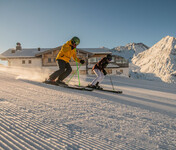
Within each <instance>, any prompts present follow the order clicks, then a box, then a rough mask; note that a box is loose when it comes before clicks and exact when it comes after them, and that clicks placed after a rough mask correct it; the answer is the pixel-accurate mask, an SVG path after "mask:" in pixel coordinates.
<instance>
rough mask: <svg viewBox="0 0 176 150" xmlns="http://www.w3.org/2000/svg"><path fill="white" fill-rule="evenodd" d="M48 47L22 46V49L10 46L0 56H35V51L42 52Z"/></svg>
mask: <svg viewBox="0 0 176 150" xmlns="http://www.w3.org/2000/svg"><path fill="white" fill-rule="evenodd" d="M48 49H50V48H40V49H39V48H24V49H22V50H16V49H14V48H11V49H8V50H7V51H5V52H4V53H2V54H1V55H0V58H16V57H18V58H19V57H35V55H36V54H37V53H41V52H44V51H46V50H48Z"/></svg>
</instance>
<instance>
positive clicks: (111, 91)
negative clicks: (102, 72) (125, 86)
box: [94, 89, 123, 94]
mask: <svg viewBox="0 0 176 150" xmlns="http://www.w3.org/2000/svg"><path fill="white" fill-rule="evenodd" d="M94 90H98V91H105V92H110V93H117V94H122V93H123V92H122V91H119V90H108V89H94Z"/></svg>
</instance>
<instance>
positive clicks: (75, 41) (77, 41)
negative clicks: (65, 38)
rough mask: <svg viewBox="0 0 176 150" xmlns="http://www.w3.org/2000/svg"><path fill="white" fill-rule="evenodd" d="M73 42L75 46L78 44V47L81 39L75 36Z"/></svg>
mask: <svg viewBox="0 0 176 150" xmlns="http://www.w3.org/2000/svg"><path fill="white" fill-rule="evenodd" d="M71 41H72V43H73V44H76V45H78V44H79V43H80V39H79V38H78V37H76V36H74V37H73V38H72V39H71Z"/></svg>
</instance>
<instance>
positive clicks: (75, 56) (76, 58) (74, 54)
mask: <svg viewBox="0 0 176 150" xmlns="http://www.w3.org/2000/svg"><path fill="white" fill-rule="evenodd" d="M73 59H74V61H77V62H79V63H80V59H79V58H78V57H77V55H76V52H75V50H73Z"/></svg>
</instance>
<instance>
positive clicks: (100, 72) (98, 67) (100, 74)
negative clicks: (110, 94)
mask: <svg viewBox="0 0 176 150" xmlns="http://www.w3.org/2000/svg"><path fill="white" fill-rule="evenodd" d="M111 60H112V55H111V54H108V55H107V56H106V57H104V58H102V59H101V60H100V61H99V62H98V63H97V64H95V66H94V67H93V68H92V70H93V72H94V73H95V74H96V76H97V77H96V78H95V79H94V80H93V81H92V83H91V84H89V85H88V87H91V88H101V87H100V86H99V84H100V83H101V82H102V81H103V79H104V77H105V75H106V74H107V72H106V70H105V68H106V67H107V65H108V64H109V62H110V61H111Z"/></svg>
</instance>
